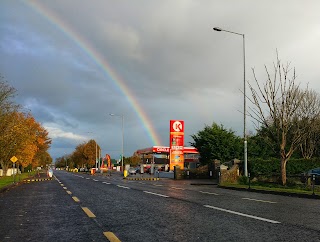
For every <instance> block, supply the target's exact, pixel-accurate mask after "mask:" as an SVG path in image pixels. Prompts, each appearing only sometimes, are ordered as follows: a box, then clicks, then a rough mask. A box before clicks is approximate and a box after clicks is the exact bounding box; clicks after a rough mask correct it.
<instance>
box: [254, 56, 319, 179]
mask: <svg viewBox="0 0 320 242" xmlns="http://www.w3.org/2000/svg"><path fill="white" fill-rule="evenodd" d="M265 70H266V74H267V78H266V81H265V83H264V84H263V85H261V84H260V83H259V81H258V78H257V76H256V73H255V70H254V69H253V76H254V82H255V83H256V86H257V88H256V89H255V88H254V87H253V86H252V85H251V84H250V83H249V88H250V90H251V94H252V99H250V101H251V103H252V104H253V106H252V107H251V108H250V110H251V111H250V113H249V114H248V115H249V116H251V117H252V118H253V119H254V120H255V121H256V122H257V123H258V125H260V126H262V127H265V128H266V132H267V136H268V138H269V140H270V141H272V142H275V144H276V145H277V146H278V147H279V155H280V159H281V161H280V164H281V180H282V184H283V185H285V184H286V181H287V174H286V165H287V162H288V160H289V159H290V157H291V156H292V154H293V152H294V151H295V150H296V149H297V148H298V147H300V145H301V143H302V142H303V141H304V140H305V138H306V136H307V133H308V132H307V129H306V124H309V125H311V124H313V122H314V121H315V118H316V117H317V116H318V115H319V108H316V107H314V106H312V107H313V108H314V110H312V111H311V112H306V110H305V109H303V107H302V104H303V102H304V101H308V99H307V98H306V97H307V93H308V92H309V91H308V89H306V90H301V89H300V87H299V85H297V84H296V73H295V69H293V71H292V69H291V68H290V64H286V65H283V64H282V63H281V61H280V59H279V57H278V55H277V60H276V63H274V66H273V71H274V73H273V74H272V75H271V74H270V72H269V70H268V68H267V67H266V66H265ZM309 101H310V100H309ZM309 105H310V103H309Z"/></svg>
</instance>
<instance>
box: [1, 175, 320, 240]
mask: <svg viewBox="0 0 320 242" xmlns="http://www.w3.org/2000/svg"><path fill="white" fill-rule="evenodd" d="M54 174H55V176H56V178H57V180H52V181H43V182H33V183H30V184H23V185H21V186H17V187H15V188H14V189H11V190H9V191H7V192H5V193H0V217H1V221H5V223H2V222H1V225H0V241H108V240H110V241H112V240H113V239H115V238H116V237H117V238H118V239H119V240H120V241H320V220H319V213H320V212H319V211H320V210H319V208H320V206H319V205H320V202H319V200H313V199H304V198H296V197H285V196H279V195H269V194H259V193H252V192H246V191H233V190H226V189H220V188H217V187H216V186H213V185H207V186H195V185H190V184H191V183H192V182H191V181H188V180H187V181H186V180H183V181H182V180H179V181H176V180H171V179H161V180H159V181H130V180H124V179H122V178H121V177H120V176H117V175H116V176H111V177H106V176H99V175H95V176H91V175H86V174H80V173H67V172H65V171H55V173H54ZM105 232H108V233H107V234H106V233H105ZM104 233H105V235H104ZM112 236H114V237H112ZM108 238H109V239H108ZM114 241H115V240H114Z"/></svg>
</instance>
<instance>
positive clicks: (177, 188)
mask: <svg viewBox="0 0 320 242" xmlns="http://www.w3.org/2000/svg"><path fill="white" fill-rule="evenodd" d="M171 188H173V189H176V190H186V189H184V188H181V187H171Z"/></svg>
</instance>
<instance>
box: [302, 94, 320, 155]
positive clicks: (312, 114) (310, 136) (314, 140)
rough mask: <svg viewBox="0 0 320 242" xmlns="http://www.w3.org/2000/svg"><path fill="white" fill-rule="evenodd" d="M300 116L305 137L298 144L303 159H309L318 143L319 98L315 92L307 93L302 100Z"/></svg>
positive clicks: (319, 138)
mask: <svg viewBox="0 0 320 242" xmlns="http://www.w3.org/2000/svg"><path fill="white" fill-rule="evenodd" d="M299 112H300V116H302V117H307V119H305V120H302V125H304V126H305V129H306V137H305V139H304V140H303V141H302V142H301V144H300V149H301V154H302V156H303V158H305V159H311V158H312V156H313V154H314V152H315V150H316V147H317V146H318V144H319V142H320V135H319V134H320V118H319V113H320V96H319V94H318V93H316V92H315V91H308V92H306V95H305V96H304V98H303V99H302V103H301V107H300V108H299Z"/></svg>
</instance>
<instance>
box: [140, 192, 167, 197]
mask: <svg viewBox="0 0 320 242" xmlns="http://www.w3.org/2000/svg"><path fill="white" fill-rule="evenodd" d="M143 192H144V193H148V194H152V195H156V196H160V197H169V196H167V195H163V194H159V193H154V192H148V191H143Z"/></svg>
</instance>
